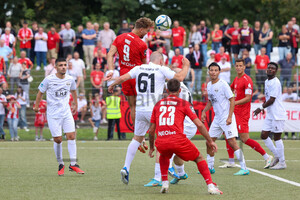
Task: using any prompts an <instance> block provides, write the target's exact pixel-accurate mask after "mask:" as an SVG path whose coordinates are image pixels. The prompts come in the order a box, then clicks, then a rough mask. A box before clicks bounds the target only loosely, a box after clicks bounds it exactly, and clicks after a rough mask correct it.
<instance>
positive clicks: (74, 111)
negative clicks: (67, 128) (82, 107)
mask: <svg viewBox="0 0 300 200" xmlns="http://www.w3.org/2000/svg"><path fill="white" fill-rule="evenodd" d="M71 111H72V115H75V114H76V112H77V105H75V106H74V107H71Z"/></svg>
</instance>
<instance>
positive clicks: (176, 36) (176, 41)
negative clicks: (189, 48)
mask: <svg viewBox="0 0 300 200" xmlns="http://www.w3.org/2000/svg"><path fill="white" fill-rule="evenodd" d="M185 34H186V33H185V30H184V28H183V27H181V26H179V27H178V28H172V37H173V46H174V47H181V46H183V45H184V44H183V37H184V36H185Z"/></svg>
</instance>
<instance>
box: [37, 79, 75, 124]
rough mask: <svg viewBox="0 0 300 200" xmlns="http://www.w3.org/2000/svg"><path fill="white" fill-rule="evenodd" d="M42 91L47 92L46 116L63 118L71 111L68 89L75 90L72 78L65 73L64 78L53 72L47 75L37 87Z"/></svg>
mask: <svg viewBox="0 0 300 200" xmlns="http://www.w3.org/2000/svg"><path fill="white" fill-rule="evenodd" d="M38 89H39V90H40V91H41V92H42V93H45V92H47V117H48V118H63V117H65V116H68V115H69V114H70V113H71V109H70V106H69V99H70V91H71V90H76V84H75V81H74V79H73V78H72V77H71V76H69V75H65V78H64V79H60V78H58V77H57V76H56V75H55V74H51V75H49V76H47V77H46V78H45V79H44V80H43V81H42V82H41V84H40V85H39V88H38Z"/></svg>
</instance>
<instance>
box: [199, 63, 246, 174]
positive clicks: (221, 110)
mask: <svg viewBox="0 0 300 200" xmlns="http://www.w3.org/2000/svg"><path fill="white" fill-rule="evenodd" d="M208 70H209V71H208V73H209V76H210V79H211V81H210V82H209V83H208V84H207V93H208V100H209V101H208V103H207V105H206V107H205V108H204V110H203V111H202V114H201V119H202V121H203V122H204V121H205V119H206V112H207V111H208V110H209V109H210V108H211V107H212V106H213V108H214V111H215V117H214V120H213V122H212V124H211V126H210V129H209V135H210V137H211V138H212V140H213V141H216V139H217V138H218V137H220V136H221V135H222V133H223V132H224V133H225V137H226V139H227V140H228V143H229V145H230V146H231V148H232V149H233V150H234V154H235V156H236V157H237V159H238V160H239V162H240V165H241V170H240V171H238V172H237V173H235V174H234V175H248V174H249V170H248V169H247V167H246V163H245V159H244V154H243V152H242V150H241V149H240V148H239V146H238V145H237V142H236V137H237V136H238V133H237V126H236V121H235V115H234V113H233V111H234V97H233V93H232V91H231V89H230V87H229V85H228V84H227V83H226V82H225V81H224V80H222V79H219V78H218V77H219V74H220V71H221V68H220V66H219V65H218V64H217V63H215V62H213V63H211V64H210V65H209V66H208ZM214 155H215V154H214V152H213V151H212V149H211V148H210V147H209V146H207V162H208V167H209V170H210V173H211V174H214V173H215V169H214V162H215V158H214Z"/></svg>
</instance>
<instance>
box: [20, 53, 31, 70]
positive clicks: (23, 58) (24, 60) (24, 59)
mask: <svg viewBox="0 0 300 200" xmlns="http://www.w3.org/2000/svg"><path fill="white" fill-rule="evenodd" d="M18 62H19V63H20V64H21V65H22V64H23V63H26V67H27V69H30V70H31V69H32V67H33V63H32V62H31V60H30V59H29V58H27V57H26V51H21V54H20V59H19V61H18Z"/></svg>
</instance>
